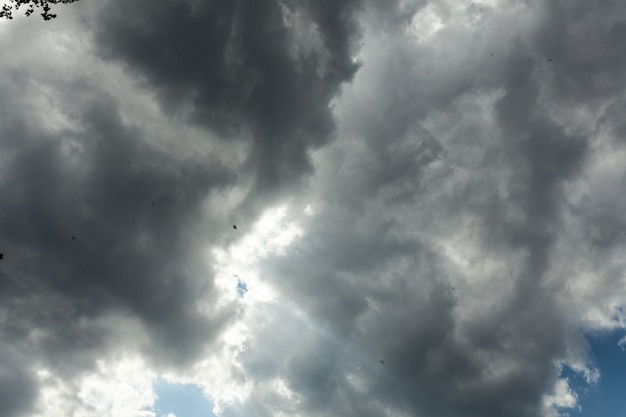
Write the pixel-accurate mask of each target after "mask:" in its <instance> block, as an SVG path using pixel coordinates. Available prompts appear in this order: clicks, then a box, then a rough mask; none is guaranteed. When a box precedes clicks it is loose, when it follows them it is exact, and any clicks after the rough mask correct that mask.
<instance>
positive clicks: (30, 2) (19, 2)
mask: <svg viewBox="0 0 626 417" xmlns="http://www.w3.org/2000/svg"><path fill="white" fill-rule="evenodd" d="M76 1H78V0H9V1H8V4H4V5H3V6H2V9H0V19H2V18H4V19H13V12H14V11H18V10H19V9H20V8H21V7H22V6H25V7H26V16H30V15H31V14H33V13H34V12H35V9H41V10H42V13H41V17H43V20H51V19H54V18H55V17H57V15H56V14H54V13H50V10H51V7H50V5H51V4H58V3H74V2H76Z"/></svg>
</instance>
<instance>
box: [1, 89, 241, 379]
mask: <svg viewBox="0 0 626 417" xmlns="http://www.w3.org/2000/svg"><path fill="white" fill-rule="evenodd" d="M80 117H81V120H80V121H81V123H82V125H83V126H84V130H82V131H62V132H60V134H59V135H58V137H55V136H50V135H49V134H48V133H44V132H42V131H39V130H37V128H36V127H31V126H28V125H27V124H25V123H24V122H23V121H18V122H16V123H14V124H12V125H5V126H3V138H5V139H4V140H3V149H4V151H5V152H6V153H5V155H8V157H7V158H5V162H4V163H5V167H6V171H5V172H6V174H5V175H3V177H2V189H3V190H4V192H3V194H2V196H1V197H0V198H1V200H2V201H1V203H0V204H1V205H2V208H3V212H2V218H1V219H2V220H1V228H2V237H1V241H2V247H3V251H4V252H5V259H4V261H3V269H2V272H1V273H2V287H3V293H2V294H3V295H2V298H3V300H5V302H9V300H10V302H11V310H10V313H11V314H10V315H9V316H8V317H7V318H8V320H6V321H5V322H4V323H3V327H4V328H5V330H6V331H9V329H11V328H13V329H16V330H15V331H18V330H19V332H26V333H28V332H30V331H32V330H33V329H38V330H40V331H42V332H43V334H44V337H43V338H42V339H41V341H40V344H39V346H38V348H39V349H41V351H39V352H38V353H37V354H38V355H44V358H43V359H44V363H45V362H46V359H45V357H48V361H49V362H47V363H56V364H59V366H62V367H67V368H68V369H67V371H68V372H74V371H76V370H78V369H83V368H84V367H85V366H88V365H89V362H90V360H92V359H94V358H97V357H98V355H100V354H103V352H106V349H107V348H109V347H114V341H113V340H111V339H110V338H111V334H109V333H107V331H105V329H101V328H98V326H97V325H96V324H94V325H93V326H88V327H86V328H85V327H83V326H82V325H81V324H80V323H82V322H84V321H86V322H89V321H92V320H94V319H96V318H97V317H99V316H101V315H103V314H107V313H111V312H113V311H122V312H125V313H126V314H129V315H131V316H136V317H138V318H139V319H140V320H141V321H142V322H143V323H144V325H145V326H146V329H147V331H148V332H149V333H150V334H151V335H152V337H153V338H154V341H155V344H154V345H153V347H151V348H150V349H152V350H153V351H152V352H151V353H152V354H153V357H154V358H155V359H157V360H158V361H159V362H163V363H174V364H181V363H187V362H188V361H193V358H194V357H196V355H197V354H198V353H199V352H201V351H202V348H203V346H204V344H205V343H206V342H207V341H208V340H210V339H211V338H212V337H213V336H214V335H215V334H216V332H217V331H218V330H219V329H220V328H221V327H222V326H223V325H224V324H225V322H226V321H227V320H228V318H229V317H230V316H232V314H234V313H235V312H234V311H231V312H228V311H224V312H222V313H219V314H218V316H216V317H215V318H213V319H207V318H205V317H203V316H201V315H200V314H199V313H198V312H197V311H196V306H195V303H196V302H197V301H198V300H199V297H206V301H209V300H210V299H211V298H210V297H212V292H213V290H212V279H211V277H210V276H207V274H210V271H207V270H206V268H203V267H202V265H200V264H199V263H198V262H199V258H198V256H199V252H198V249H197V247H196V246H195V243H196V241H197V240H196V238H197V233H198V231H197V224H198V223H200V222H201V221H202V218H201V212H200V204H201V202H202V201H203V199H204V198H205V197H206V196H207V195H208V193H210V192H211V191H213V190H218V189H220V188H223V187H226V186H228V185H229V184H232V182H233V180H234V178H236V177H235V176H234V175H233V174H232V173H231V172H229V171H228V170H227V169H226V168H225V167H222V166H219V165H218V164H217V163H213V164H204V163H200V162H199V161H191V160H188V161H185V162H184V163H183V164H181V163H180V162H178V161H176V160H174V159H173V158H171V157H170V156H168V155H167V154H164V153H162V152H161V151H158V150H153V149H150V148H146V147H144V146H143V142H144V139H145V138H144V137H143V136H144V135H145V133H143V132H142V131H141V130H140V129H137V128H132V127H127V126H126V125H125V124H124V122H122V120H121V118H120V116H119V114H118V110H117V109H116V106H115V103H114V102H112V101H111V100H109V99H107V98H106V97H104V96H103V97H101V98H99V100H97V101H96V102H94V103H92V104H91V105H89V106H87V108H86V109H85V111H84V113H83V114H81V115H80ZM68 143H71V144H73V145H68ZM194 229H195V230H194ZM220 314H223V316H222V315H220ZM28 329H30V330H28ZM16 337H17V339H19V337H18V336H16ZM81 352H85V353H87V352H91V353H90V354H89V355H87V357H85V358H84V359H85V360H83V354H82V353H81ZM33 353H36V352H33Z"/></svg>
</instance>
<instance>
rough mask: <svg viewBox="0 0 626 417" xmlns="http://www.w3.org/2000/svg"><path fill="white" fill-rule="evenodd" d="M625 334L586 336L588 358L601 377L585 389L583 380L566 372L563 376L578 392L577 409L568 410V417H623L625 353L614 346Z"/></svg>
mask: <svg viewBox="0 0 626 417" xmlns="http://www.w3.org/2000/svg"><path fill="white" fill-rule="evenodd" d="M625 334H626V332H624V331H623V330H619V331H615V332H610V333H606V334H596V335H589V336H588V337H587V340H588V341H589V347H590V356H591V359H592V360H593V362H594V364H595V365H596V366H597V368H598V370H599V371H600V374H601V379H600V381H599V383H598V384H597V385H591V386H589V385H588V384H587V383H586V382H585V381H584V380H583V378H582V377H581V376H580V375H578V374H576V373H573V372H571V371H568V370H567V369H565V370H564V372H563V375H564V376H566V377H568V378H570V381H571V386H572V388H573V389H575V390H576V391H577V392H578V395H579V405H580V410H568V412H569V414H570V415H571V416H580V417H623V416H624V412H625V410H626V352H624V351H623V350H622V348H621V347H620V346H619V345H618V342H619V341H620V339H621V338H623V337H624V335H625Z"/></svg>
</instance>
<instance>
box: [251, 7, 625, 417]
mask: <svg viewBox="0 0 626 417" xmlns="http://www.w3.org/2000/svg"><path fill="white" fill-rule="evenodd" d="M420 7H421V6H420ZM420 7H416V10H419V9H420ZM441 7H442V8H445V6H441ZM459 7H460V6H459ZM521 7H522V8H523V6H521ZM375 9H376V10H378V11H380V10H379V9H380V8H375ZM520 10H521V9H520ZM621 10H622V8H621V5H619V4H618V3H617V2H568V3H559V2H536V3H533V4H532V7H530V8H529V9H527V11H528V13H529V15H526V16H532V25H531V26H529V27H515V25H514V24H513V23H512V20H511V21H507V20H505V21H504V22H506V23H499V24H496V25H494V26H491V27H487V28H485V29H484V30H485V32H484V33H481V34H482V35H483V36H485V37H486V38H487V39H489V41H488V42H491V43H488V44H487V45H484V44H476V45H474V44H472V40H473V39H476V40H477V41H478V40H480V39H481V37H479V36H477V37H476V38H471V37H470V36H468V38H469V39H470V40H467V38H466V39H462V38H461V37H460V36H459V35H458V32H455V31H458V30H460V29H459V28H458V27H454V24H455V23H454V22H452V23H450V26H451V27H450V28H446V26H445V25H444V27H443V29H442V32H441V33H442V34H444V35H442V34H440V35H439V36H440V38H438V40H439V41H441V44H442V46H441V48H445V47H447V48H449V49H450V50H449V51H440V50H435V49H434V48H437V46H438V44H437V43H436V41H433V44H434V45H435V46H434V47H433V49H428V48H427V47H420V46H416V45H415V44H412V43H410V42H409V41H407V40H406V27H405V26H400V27H394V26H393V25H391V24H386V23H385V22H386V21H385V19H384V18H382V17H380V16H378V15H375V16H374V17H372V18H371V19H373V20H374V21H376V22H377V23H380V22H381V21H383V24H380V25H379V26H377V30H380V31H382V32H384V36H386V37H387V38H389V39H392V40H389V42H388V43H384V42H382V41H381V43H380V44H381V45H384V46H386V47H388V48H389V51H388V52H387V51H384V50H380V51H375V52H374V51H372V54H373V55H374V56H376V57H377V58H378V59H379V60H380V61H377V62H368V61H367V59H368V55H367V54H366V55H365V61H364V67H363V69H362V70H361V72H360V73H359V74H358V75H357V78H356V80H355V84H356V85H355V86H354V89H355V90H356V92H355V93H354V94H355V97H356V98H355V99H353V101H349V100H350V99H349V98H347V99H346V100H347V103H348V104H346V106H347V108H348V110H346V111H345V112H344V113H341V110H340V115H341V116H340V117H342V118H343V119H341V120H343V122H344V123H345V124H344V125H343V126H347V127H344V130H343V131H341V130H340V133H341V134H342V135H343V136H342V139H344V140H342V141H340V142H341V143H340V144H337V146H334V145H331V147H332V150H329V151H328V153H326V154H323V152H322V154H323V155H324V156H323V157H322V158H323V161H324V164H322V165H321V166H320V171H318V173H317V175H318V177H320V178H321V179H320V180H319V182H317V185H316V187H318V188H316V189H315V190H316V191H315V192H317V193H318V194H317V199H314V198H312V197H311V196H310V195H307V196H305V197H304V198H305V199H308V200H307V201H311V204H312V205H313V206H314V208H315V209H317V210H318V213H317V214H315V215H313V216H312V217H311V218H309V217H307V216H302V218H299V221H300V224H301V225H302V227H303V229H304V230H305V236H306V238H304V239H302V241H299V242H297V243H296V244H294V247H292V248H289V250H288V252H287V254H286V256H281V257H277V258H275V259H272V260H268V261H266V262H265V263H264V270H263V271H264V275H265V276H267V277H271V278H270V279H271V280H272V282H273V283H274V284H275V285H276V286H277V287H278V288H279V289H280V292H281V294H283V295H284V296H285V297H286V298H288V299H289V300H292V301H293V302H295V303H296V304H297V305H298V306H300V308H301V309H303V310H304V311H306V312H307V314H309V315H310V320H311V322H313V323H317V324H318V325H319V326H321V327H322V328H323V329H324V332H326V333H324V334H323V335H318V337H319V338H318V339H317V340H318V343H319V344H318V345H315V344H314V343H309V347H311V349H313V351H309V350H307V353H306V356H307V357H308V358H316V359H311V361H313V362H316V363H317V362H321V363H322V364H323V365H320V366H319V367H311V366H309V364H308V363H307V362H306V361H302V366H299V364H300V362H298V361H297V360H294V361H293V362H289V363H278V364H275V365H274V366H275V368H277V369H283V370H284V371H283V372H284V374H285V375H287V378H288V381H287V382H288V386H289V387H290V388H291V389H293V390H294V391H295V392H296V393H297V394H298V395H301V396H302V397H304V398H307V399H309V400H310V402H307V403H306V404H307V406H308V407H309V411H310V413H311V415H318V414H319V415H324V414H326V413H328V414H330V413H335V412H336V410H341V412H342V414H341V415H346V416H347V415H367V413H368V412H372V410H377V412H378V413H384V412H391V410H394V411H398V410H399V411H401V412H405V413H407V414H408V415H438V416H451V417H452V416H537V415H551V414H549V413H551V412H552V411H550V409H547V408H546V403H545V398H546V395H548V394H551V390H552V389H553V387H554V384H555V382H556V381H557V378H558V377H559V367H558V363H560V362H561V361H567V360H574V361H579V362H577V363H578V364H580V363H584V361H585V360H586V357H585V355H584V349H585V342H584V340H583V337H582V336H581V335H580V334H579V333H576V332H575V331H573V330H572V325H573V324H574V325H578V324H577V323H579V322H577V320H579V319H580V312H579V311H574V310H571V309H570V307H567V306H568V303H567V300H564V299H563V298H562V297H567V295H565V296H564V294H567V291H566V290H562V288H568V287H569V286H570V285H574V284H573V282H574V281H573V280H574V278H573V277H571V276H569V275H563V276H554V274H555V270H556V271H557V272H560V271H562V270H561V269H559V268H560V264H561V263H563V262H565V263H567V262H569V261H570V260H567V259H563V258H562V253H561V252H558V251H559V250H561V249H560V247H561V246H562V245H564V244H565V245H569V244H571V245H579V246H583V247H590V248H593V247H600V248H602V249H603V250H609V249H610V250H618V249H619V248H622V247H623V242H624V239H622V233H621V225H622V224H623V216H621V215H619V214H618V213H619V212H620V211H619V207H623V198H622V197H621V196H619V195H618V194H619V193H617V194H616V193H615V191H616V189H621V187H622V186H623V178H624V176H623V175H616V176H610V177H609V178H608V179H609V180H610V184H605V185H604V186H601V185H600V184H593V186H595V187H598V186H599V187H600V188H599V189H597V190H596V191H594V192H593V195H592V196H590V198H597V199H598V200H596V201H593V202H592V201H589V199H587V200H584V202H583V203H582V204H580V205H579V206H574V205H573V204H572V197H571V196H569V195H567V187H568V186H569V185H571V184H573V183H576V182H577V181H584V180H585V177H584V176H585V175H586V174H587V169H588V168H589V163H590V154H591V152H592V149H593V148H594V147H597V146H599V143H600V141H601V140H602V138H601V137H599V136H598V134H597V132H598V127H599V128H601V129H605V131H606V132H608V133H609V139H610V140H611V141H612V142H609V143H610V145H609V146H612V147H615V148H616V149H617V148H619V147H620V146H623V145H621V143H623V142H621V141H623V138H621V136H620V130H619V127H620V126H621V125H620V123H621V119H620V117H621V116H619V114H620V113H619V110H618V109H620V108H622V107H623V105H622V104H621V102H622V101H621V99H620V96H623V93H624V85H626V84H624V76H625V75H624V74H626V72H625V71H624V62H622V59H623V57H622V56H623V54H621V53H620V52H619V51H620V48H621V41H620V39H619V36H617V35H616V34H617V33H621V32H620V31H621V30H622V26H623V23H622V22H623V21H624V14H623V12H622V11H621ZM387 12H388V13H389V16H390V17H389V19H391V20H393V19H397V20H402V19H403V18H402V16H403V12H402V10H400V9H396V10H388V11H387ZM493 13H494V15H493V16H496V14H497V13H498V11H497V10H496V11H495V12H493ZM443 14H444V15H445V12H444V13H443ZM449 14H451V15H452V14H453V13H452V12H449ZM502 14H503V15H506V12H503V13H502ZM381 19H382V20H381ZM409 20H410V19H404V21H405V22H406V21H409ZM606 22H608V23H606ZM507 24H508V25H509V26H506V25H507ZM498 25H501V26H500V27H498ZM504 27H507V28H508V29H510V30H511V31H513V34H508V33H507V34H506V36H501V37H499V35H501V34H502V33H501V32H499V31H498V30H502V29H503V28H504ZM477 30H480V29H477ZM515 30H517V31H519V33H517V32H514V31H515ZM445 36H450V37H451V38H454V37H455V36H457V37H458V39H459V41H461V44H460V45H459V46H458V49H455V47H454V46H453V45H451V44H445V40H446V39H445ZM372 38H373V39H376V37H375V35H372ZM483 39H484V38H483ZM366 41H367V39H366ZM464 48H465V49H464ZM487 48H489V49H487ZM468 49H469V50H470V52H467V50H468ZM416 50H417V52H416ZM493 50H496V51H503V52H502V53H499V54H497V56H496V57H494V58H491V57H492V56H493V55H492V53H493V52H492V51H493ZM420 53H421V55H420ZM446 53H447V55H445V54H446ZM455 53H456V54H458V55H462V56H461V57H459V58H458V61H455V62H461V63H462V64H463V65H464V66H463V67H461V66H459V67H458V68H457V67H446V66H445V65H444V64H440V63H439V62H437V63H435V64H432V66H431V64H430V63H429V60H433V61H434V60H436V59H438V58H439V57H440V56H442V55H445V56H446V58H448V59H451V60H454V59H457V57H456V56H455V55H454V54H455ZM466 55H467V57H466ZM472 55H480V56H483V57H488V58H487V59H475V58H474V57H473V56H472ZM381 62H382V63H381ZM390 62H393V64H390ZM368 65H369V66H372V67H374V68H375V69H374V70H371V72H369V71H368ZM437 65H439V66H437ZM372 74H374V75H372ZM360 76H363V77H366V78H365V79H364V80H361V81H359V77H360ZM367 77H370V78H367ZM442 80H443V81H442ZM359 88H362V89H363V90H364V92H363V93H361V94H359V93H360V91H359ZM490 90H491V91H497V92H498V93H497V96H498V97H499V98H497V99H495V100H494V101H493V105H492V106H491V107H490V108H489V113H488V114H479V116H475V117H477V120H472V119H471V117H473V116H471V115H466V114H464V113H466V112H471V111H472V106H477V105H478V106H479V105H482V104H479V103H480V102H481V100H488V99H485V98H484V97H485V96H486V97H489V94H488V92H489V91H490ZM468 97H470V98H469V99H468ZM471 100H473V101H476V102H478V103H473V102H471ZM604 104H610V105H609V106H607V109H606V111H603V116H602V117H601V119H600V120H599V125H598V126H595V125H594V121H591V122H590V123H588V122H587V121H583V120H580V121H578V120H575V121H572V119H568V118H567V117H566V116H567V115H568V112H573V113H574V114H577V113H576V111H579V109H581V108H585V109H588V110H589V111H594V109H601V108H602V105H604ZM438 112H439V113H444V114H446V117H447V118H444V120H446V123H447V125H446V123H442V125H443V126H444V127H442V128H439V130H440V131H441V132H439V134H441V136H440V137H439V136H438V132H437V131H434V133H431V132H429V131H428V130H427V129H425V128H423V127H422V126H421V123H425V124H426V123H432V121H430V120H427V119H428V118H431V119H432V118H433V117H440V116H438ZM490 118H491V119H490ZM466 120H467V121H466ZM568 122H569V123H568ZM465 124H467V125H465ZM341 126H342V125H341V123H340V127H341ZM468 143H469V145H468ZM609 149H610V148H609ZM474 155H478V156H476V157H474ZM321 170H323V171H321ZM620 184H621V185H620ZM609 190H612V191H609ZM596 205H597V206H596ZM595 207H600V208H599V209H595ZM566 216H570V217H568V218H571V216H573V218H574V219H575V221H576V222H578V223H576V224H577V225H580V227H581V229H582V230H583V235H582V236H575V237H572V233H574V232H573V231H569V230H565V229H564V228H565V227H566V224H565V217H566ZM570 221H571V220H570ZM613 229H615V230H613ZM618 230H619V231H620V232H619V233H618ZM455 239H466V240H465V244H467V245H468V246H470V248H471V253H476V254H477V256H478V258H472V259H471V261H468V263H469V265H474V266H476V265H477V266H478V267H479V266H481V265H482V264H483V263H484V264H486V263H488V262H489V261H490V259H493V260H495V262H496V263H501V264H502V265H503V266H502V268H500V269H495V270H492V271H490V270H489V269H488V268H485V269H483V270H481V269H480V268H478V270H479V271H480V273H481V274H484V276H478V277H474V276H472V275H471V273H472V271H471V269H472V268H469V267H465V268H461V267H459V266H458V265H454V264H453V263H451V262H450V261H449V260H448V259H446V257H445V256H443V254H442V248H443V247H442V245H441V242H444V243H445V242H447V241H449V240H450V241H454V240H455ZM569 239H582V240H573V241H571V242H570V241H569ZM461 249H464V248H463V247H461ZM590 253H594V252H590ZM603 253H604V255H602V254H599V255H597V256H599V258H598V259H604V260H606V261H607V262H609V259H608V258H607V257H610V255H607V254H606V253H607V252H603ZM610 253H613V252H610ZM581 256H588V258H586V259H585V262H590V263H591V264H595V263H597V262H598V259H596V255H582V252H581ZM470 262H471V263H470ZM598 274H600V272H598ZM616 274H617V272H616V270H612V271H610V273H609V275H607V276H605V275H600V276H599V277H597V278H595V279H598V280H601V283H599V284H598V286H600V287H605V288H608V287H612V286H614V285H615V282H614V280H615V276H616ZM555 282H556V284H555ZM453 288H454V289H453ZM596 302H600V301H596ZM279 317H281V318H282V317H283V316H282V315H279ZM278 320H279V321H280V320H281V319H280V318H279V319H278ZM286 332H287V331H286ZM287 333H288V332H287ZM296 334H297V335H298V336H297V337H295V338H294V339H293V340H291V341H289V342H285V343H284V345H285V346H294V344H295V345H296V346H299V345H298V343H299V341H300V340H301V339H302V337H303V336H302V330H298V331H297V332H295V333H294V335H296ZM328 334H330V335H333V334H334V335H341V337H339V338H337V339H334V338H333V337H332V336H330V337H329V336H328ZM259 338H260V339H259V340H262V341H264V342H265V341H266V340H265V338H263V337H262V336H259ZM314 339H315V338H314ZM268 343H269V342H268ZM351 346H359V347H360V348H361V349H362V351H361V352H360V357H359V361H361V362H362V360H361V359H362V358H363V357H368V358H369V359H370V361H371V362H372V363H375V364H376V365H379V363H378V360H379V358H384V370H382V369H381V370H379V372H378V373H377V372H376V371H372V368H367V367H365V370H360V371H359V369H361V368H359V367H358V366H356V365H355V364H354V363H353V359H354V358H353V357H351V356H350V354H354V355H355V356H359V355H357V354H356V353H355V350H350V349H349V347H351ZM275 349H281V346H276V347H275ZM298 349H299V348H295V351H296V352H298V351H299V350H298ZM283 351H284V352H285V353H284V354H283V355H278V357H283V356H289V354H290V353H289V352H292V350H290V349H284V350H283ZM356 351H358V349H357V350H356ZM363 352H366V353H367V354H364V353H363ZM246 355H247V356H250V358H247V359H246V360H250V361H251V360H252V358H254V352H253V351H249V352H246ZM296 357H299V354H296ZM337 357H339V358H341V360H337ZM328 363H332V364H333V365H332V366H330V367H326V365H327V364H328ZM337 363H339V364H337ZM361 366H362V365H361ZM379 366H383V365H379ZM320 373H321V374H320ZM355 373H356V374H358V378H357V379H359V380H360V382H358V383H355V382H354V381H353V380H352V379H350V378H348V375H350V374H355ZM254 374H255V373H254V372H251V375H254ZM269 375H271V376H272V377H273V376H276V375H281V373H280V371H278V372H277V374H273V373H271V372H270V373H269ZM258 376H259V379H261V380H263V379H264V378H270V377H268V376H267V375H265V374H258ZM379 377H380V378H379ZM270 379H271V378H270ZM311 381H315V383H314V384H316V385H315V386H311V385H310V384H311V383H312V382H311ZM355 384H356V385H355ZM359 384H362V385H363V386H365V388H363V391H362V392H357V391H358V390H356V391H355V386H358V385H359ZM311 393H312V394H311ZM365 393H366V394H365ZM318 396H321V397H318ZM365 410H368V411H365ZM553 415H556V414H553Z"/></svg>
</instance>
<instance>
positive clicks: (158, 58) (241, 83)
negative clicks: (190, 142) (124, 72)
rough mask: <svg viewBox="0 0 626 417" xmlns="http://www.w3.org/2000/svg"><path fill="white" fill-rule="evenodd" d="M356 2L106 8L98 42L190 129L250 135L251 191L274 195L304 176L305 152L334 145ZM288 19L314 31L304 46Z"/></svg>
mask: <svg viewBox="0 0 626 417" xmlns="http://www.w3.org/2000/svg"><path fill="white" fill-rule="evenodd" d="M359 3H360V2H359V1H341V2H334V1H287V2H284V3H283V4H281V2H278V1H274V0H262V1H246V0H243V1H231V0H218V1H211V2H188V1H166V2H160V3H158V4H155V3H154V2H150V1H138V2H133V3H130V4H129V3H127V2H112V3H111V4H110V5H108V6H107V7H106V11H105V13H104V15H103V18H102V19H101V21H100V23H99V26H98V31H97V33H98V36H97V41H98V45H99V48H100V51H101V53H102V54H103V55H104V56H105V57H107V58H110V59H114V60H118V61H122V62H124V63H125V64H127V65H128V66H129V67H130V68H131V69H132V70H133V71H134V72H135V73H136V76H137V77H138V79H140V80H142V82H144V81H145V82H146V84H147V87H148V88H153V89H154V90H155V92H156V94H157V96H158V97H159V101H160V103H161V104H162V106H163V108H165V109H166V110H167V112H173V113H177V112H179V110H178V109H181V108H184V109H189V110H188V113H190V114H189V116H190V119H191V120H192V121H194V122H196V123H199V124H201V125H203V126H205V127H207V128H209V129H213V130H216V131H217V132H219V133H221V134H222V135H224V136H225V137H226V139H227V140H235V139H237V137H238V136H241V135H245V134H246V133H248V132H250V133H251V135H252V151H251V154H250V155H249V161H248V162H249V164H250V166H251V167H252V169H253V170H254V172H255V173H256V175H257V188H259V191H262V190H268V191H271V190H274V189H275V187H278V186H280V185H283V184H289V183H291V182H292V181H294V180H297V179H299V178H300V176H301V175H302V174H304V173H307V172H311V165H310V162H309V160H308V156H307V151H308V149H309V148H310V147H318V146H321V145H323V144H325V143H327V142H328V141H329V140H330V139H331V133H332V130H333V126H334V121H333V117H332V113H331V111H330V109H329V103H330V100H331V99H332V98H333V97H334V96H335V94H336V93H337V89H338V87H339V86H340V85H341V84H342V83H343V82H346V81H349V80H350V79H351V78H352V76H353V75H354V73H355V71H356V69H357V64H356V63H355V62H354V61H353V59H352V53H353V47H352V42H353V38H354V36H355V34H356V32H357V30H356V29H357V28H356V21H355V16H354V14H355V9H356V7H357V6H358V5H359ZM290 13H292V14H293V13H295V14H298V15H304V18H303V20H302V21H299V22H297V23H302V22H305V23H304V25H303V26H306V25H309V26H310V28H311V33H312V34H313V36H300V41H302V42H303V43H304V44H303V45H299V44H298V40H297V36H298V34H297V31H298V30H301V29H302V27H299V26H298V25H296V24H294V22H290V21H289V19H290V17H289V14H290ZM316 37H318V38H319V39H316ZM316 42H318V43H319V45H313V46H316V48H311V47H310V46H311V45H308V43H311V44H315V43H316Z"/></svg>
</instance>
